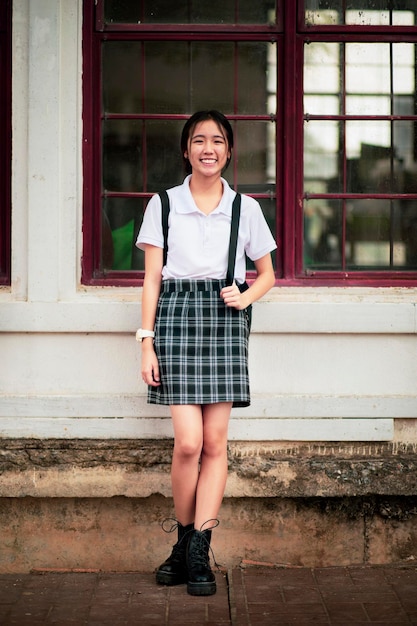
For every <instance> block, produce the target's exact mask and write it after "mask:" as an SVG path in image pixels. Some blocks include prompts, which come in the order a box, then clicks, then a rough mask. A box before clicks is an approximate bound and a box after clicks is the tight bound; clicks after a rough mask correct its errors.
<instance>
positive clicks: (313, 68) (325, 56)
mask: <svg viewBox="0 0 417 626" xmlns="http://www.w3.org/2000/svg"><path fill="white" fill-rule="evenodd" d="M340 54H341V52H340V45H339V44H337V43H333V42H331V43H329V42H324V41H321V42H315V43H310V44H307V45H305V46H304V91H305V93H307V94H326V95H327V94H338V93H339V91H340V86H341V79H340ZM309 112H310V113H313V112H314V111H309Z"/></svg>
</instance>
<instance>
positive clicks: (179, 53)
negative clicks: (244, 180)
mask: <svg viewBox="0 0 417 626" xmlns="http://www.w3.org/2000/svg"><path fill="white" fill-rule="evenodd" d="M208 67H210V69H211V72H210V79H209V80H208V79H207V68H208ZM276 67H277V61H276V45H275V44H272V43H266V42H246V43H245V42H241V43H232V42H210V41H209V42H192V43H190V42H182V41H165V42H146V43H145V44H143V43H141V42H117V41H106V42H104V43H103V109H104V111H105V113H158V114H169V113H176V114H181V113H187V114H188V113H191V112H193V111H195V110H199V109H210V108H215V109H219V110H221V111H222V112H223V113H225V114H231V113H240V114H248V113H250V114H252V115H253V114H257V115H262V114H264V115H265V114H271V113H275V112H276ZM236 86H237V89H236V88H235V87H236Z"/></svg>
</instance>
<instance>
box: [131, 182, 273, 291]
mask: <svg viewBox="0 0 417 626" xmlns="http://www.w3.org/2000/svg"><path fill="white" fill-rule="evenodd" d="M190 178H191V175H190V176H187V178H186V179H185V180H184V182H183V184H182V185H178V186H177V187H173V188H172V189H168V190H167V191H168V197H169V202H170V213H169V220H168V257H167V263H166V266H165V267H164V268H163V270H162V279H163V280H167V279H169V278H191V279H204V278H216V279H224V278H226V273H227V258H228V252H229V240H230V224H231V218H232V204H233V200H234V198H235V195H236V193H235V192H234V191H233V189H231V187H230V186H229V184H228V182H227V181H226V180H224V179H223V178H222V183H223V195H222V198H221V200H220V203H219V205H218V206H217V207H216V208H215V209H214V211H212V212H211V213H210V214H209V215H205V214H204V213H203V212H202V211H200V209H199V208H198V207H197V205H196V203H195V202H194V199H193V196H192V194H191V191H190ZM145 244H150V245H152V246H157V247H158V248H163V247H164V236H163V232H162V224H161V200H160V197H159V195H158V194H155V195H154V196H153V197H152V198H151V199H150V201H149V203H148V206H147V207H146V211H145V215H144V218H143V223H142V226H141V229H140V231H139V235H138V238H137V241H136V245H137V247H138V248H141V249H142V250H143V249H144V247H145ZM276 247H277V246H276V243H275V240H274V238H273V236H272V234H271V231H270V229H269V226H268V224H267V222H266V220H265V218H264V215H263V213H262V209H261V207H260V205H259V203H258V202H257V201H256V200H254V199H253V198H251V197H249V196H245V195H242V204H241V213H240V223H239V236H238V242H237V250H236V267H235V278H236V280H237V282H238V283H242V282H244V280H245V275H246V260H245V254H246V255H247V256H248V257H249V258H250V259H251V260H252V261H256V260H257V259H260V258H261V257H263V256H264V255H265V254H268V252H272V250H275V248H276Z"/></svg>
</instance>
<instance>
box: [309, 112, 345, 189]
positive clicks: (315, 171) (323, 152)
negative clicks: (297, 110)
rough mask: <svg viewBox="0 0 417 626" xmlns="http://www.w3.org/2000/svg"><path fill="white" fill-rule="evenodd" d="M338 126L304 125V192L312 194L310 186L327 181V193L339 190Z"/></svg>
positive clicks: (328, 123)
mask: <svg viewBox="0 0 417 626" xmlns="http://www.w3.org/2000/svg"><path fill="white" fill-rule="evenodd" d="M339 134H340V124H339V122H333V121H310V122H308V123H305V124H304V190H305V191H306V192H307V193H313V191H312V185H316V184H317V182H318V181H327V185H328V189H327V191H330V189H331V191H333V192H335V191H336V190H338V191H339V190H340V187H341V185H342V178H341V176H342V168H340V167H339V162H340V159H341V157H342V155H343V152H341V150H342V148H341V145H340V144H341V142H340V140H339Z"/></svg>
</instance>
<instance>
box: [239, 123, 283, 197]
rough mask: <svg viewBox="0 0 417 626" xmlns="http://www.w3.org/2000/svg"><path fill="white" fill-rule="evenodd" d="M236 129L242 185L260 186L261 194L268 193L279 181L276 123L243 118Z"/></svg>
mask: <svg viewBox="0 0 417 626" xmlns="http://www.w3.org/2000/svg"><path fill="white" fill-rule="evenodd" d="M234 130H235V148H236V150H235V154H237V175H238V181H239V185H250V186H251V187H253V186H256V192H257V193H268V190H269V188H270V187H269V184H270V183H273V184H274V183H275V134H274V124H273V123H272V122H256V121H242V122H237V123H236V125H235V129H234ZM229 169H231V168H229ZM229 176H230V174H229ZM231 182H232V184H233V183H234V181H231ZM253 191H255V188H253Z"/></svg>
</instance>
